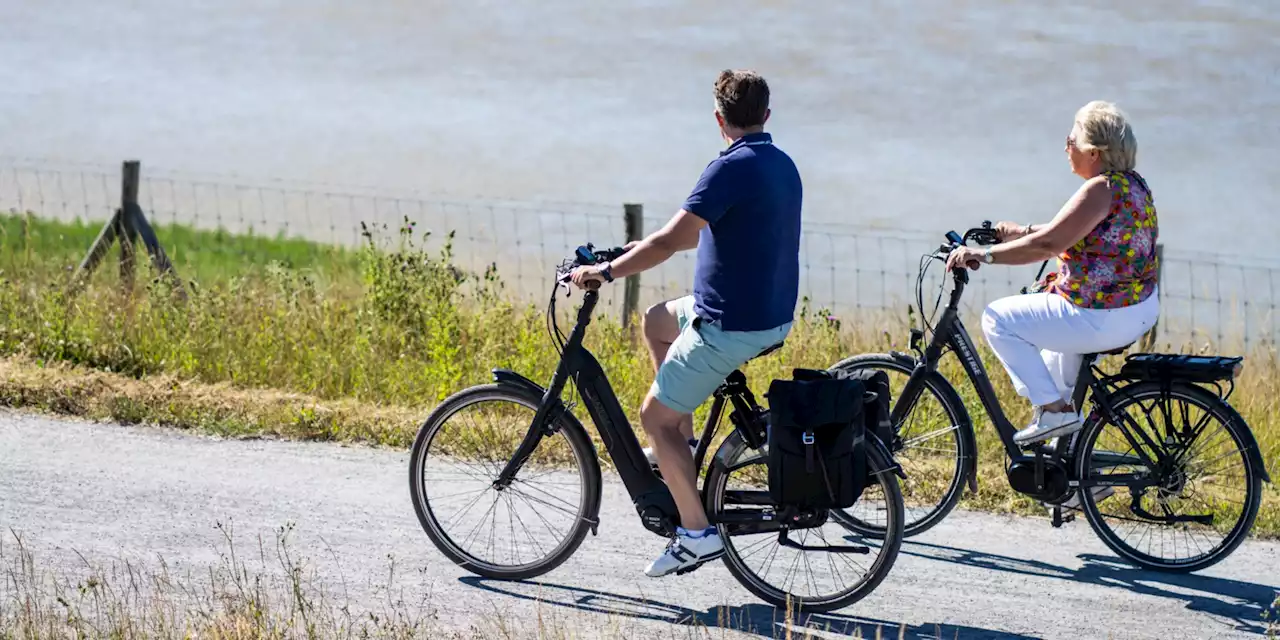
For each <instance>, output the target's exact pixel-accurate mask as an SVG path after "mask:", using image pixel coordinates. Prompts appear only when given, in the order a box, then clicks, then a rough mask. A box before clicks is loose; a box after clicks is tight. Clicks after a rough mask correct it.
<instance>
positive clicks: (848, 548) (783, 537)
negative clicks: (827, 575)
mask: <svg viewBox="0 0 1280 640" xmlns="http://www.w3.org/2000/svg"><path fill="white" fill-rule="evenodd" d="M778 544H779V545H782V546H784V547H789V548H792V549H799V550H801V551H829V552H831V553H859V554H864V555H865V554H868V553H871V547H861V546H853V545H827V546H825V547H810V546H807V545H803V544H800V543H798V542H794V541H792V540H791V539H790V538H788V537H787V530H786V529H783V530H781V531H779V532H778Z"/></svg>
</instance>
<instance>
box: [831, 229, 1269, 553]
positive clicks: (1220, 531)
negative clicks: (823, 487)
mask: <svg viewBox="0 0 1280 640" xmlns="http://www.w3.org/2000/svg"><path fill="white" fill-rule="evenodd" d="M969 241H974V242H976V243H977V244H979V245H991V244H996V243H997V242H998V241H999V240H998V237H997V236H996V233H995V231H994V229H992V227H991V223H990V222H986V223H984V226H983V227H982V228H979V229H971V230H969V231H968V232H966V233H965V235H964V236H960V235H959V234H957V233H956V232H954V231H951V232H948V233H947V243H946V244H943V245H942V246H941V247H940V248H939V249H938V250H937V251H935V252H933V253H931V254H927V255H925V256H924V257H923V258H922V260H921V266H920V271H919V275H918V277H917V281H916V304H917V308H918V309H920V310H921V312H922V316H923V302H924V296H923V289H924V281H925V272H926V270H927V268H928V266H929V265H930V264H931V263H933V262H935V261H941V262H945V261H946V258H947V255H948V254H949V253H950V252H951V250H952V249H954V248H955V247H957V246H959V245H962V244H967V243H968V242H969ZM951 276H952V277H951V280H952V281H953V283H954V288H953V289H952V291H951V295H950V299H949V302H948V304H947V306H946V308H945V309H944V310H943V311H942V315H941V317H940V318H939V320H938V323H937V326H935V327H930V326H929V323H928V320H927V319H926V320H925V322H924V329H917V328H914V327H913V328H912V329H911V337H910V348H911V349H912V351H914V353H915V355H914V356H913V355H910V354H906V353H901V352H897V351H891V352H889V353H877V354H866V355H859V356H854V357H851V358H848V359H845V360H842V361H841V362H839V363H837V364H835V365H834V366H832V367H831V368H830V369H829V371H832V372H834V373H840V372H852V371H858V370H867V369H874V370H879V371H884V372H886V373H887V374H889V376H890V378H891V380H894V379H896V381H891V388H892V390H893V396H894V398H895V399H894V401H893V407H892V410H891V416H890V421H891V422H892V425H893V428H894V433H895V435H894V437H893V441H892V442H890V443H888V444H889V448H890V452H891V453H892V456H893V459H894V460H895V462H897V463H898V464H900V465H901V466H902V468H903V471H904V472H905V473H906V479H905V481H904V487H903V493H904V499H905V500H906V502H907V504H906V519H907V523H906V535H907V536H908V537H910V536H913V535H916V534H919V533H923V532H924V531H927V530H929V529H930V528H931V527H933V526H934V525H936V524H938V522H940V521H941V520H942V519H943V518H945V517H946V516H947V514H948V513H950V512H951V510H952V509H954V508H955V506H956V504H957V503H958V502H959V501H960V498H961V492H962V491H963V490H964V487H965V486H966V485H967V486H968V487H969V488H970V491H971V492H975V493H976V492H977V458H978V454H977V441H976V438H975V436H974V428H973V422H972V421H971V420H970V418H969V413H968V412H967V410H966V409H965V404H964V402H963V401H962V400H961V398H960V394H959V393H957V391H956V389H955V387H954V386H952V385H951V383H950V382H949V381H948V380H947V379H946V378H945V377H944V376H943V375H942V374H941V373H940V372H939V371H938V367H939V364H940V362H941V361H942V359H943V357H944V356H945V355H946V354H947V353H955V354H957V355H958V356H959V361H960V366H961V367H962V368H963V370H964V371H965V373H966V374H967V375H968V378H969V381H970V382H971V383H972V385H973V388H974V390H975V391H976V392H977V396H978V399H979V401H980V402H981V404H982V406H983V408H984V409H985V410H986V412H987V415H988V416H989V417H990V418H991V421H992V424H993V425H994V426H995V430H996V433H997V434H999V436H1000V439H1001V441H1002V442H1003V443H1004V449H1005V454H1006V456H1007V459H1006V465H1007V466H1006V474H1007V477H1008V481H1009V485H1010V486H1011V487H1012V488H1013V489H1014V490H1015V491H1017V492H1019V493H1021V494H1024V495H1026V496H1030V497H1032V498H1034V499H1036V500H1038V501H1040V502H1041V503H1042V504H1044V505H1045V506H1047V507H1049V508H1050V510H1051V512H1052V523H1053V526H1055V527H1059V526H1061V525H1062V523H1063V522H1067V521H1070V520H1073V519H1074V514H1075V513H1076V512H1078V511H1080V510H1081V509H1083V511H1084V514H1085V517H1086V518H1087V519H1088V521H1089V524H1090V526H1091V527H1092V528H1093V529H1094V531H1095V532H1096V533H1097V534H1098V536H1099V537H1101V538H1102V541H1103V542H1104V543H1106V545H1107V546H1108V547H1110V548H1111V549H1112V550H1113V551H1115V552H1116V553H1117V554H1119V555H1120V556H1122V557H1123V558H1126V559H1128V560H1129V561H1132V562H1134V563H1136V564H1138V565H1139V566H1142V567H1146V568H1150V569H1156V570H1164V571H1178V572H1190V571H1196V570H1199V569H1203V568H1205V567H1208V566H1210V565H1213V564H1215V563H1217V562H1219V561H1220V560H1222V559H1223V558H1225V557H1226V556H1227V555H1229V554H1230V553H1231V552H1232V551H1234V550H1235V548H1236V547H1237V546H1239V545H1240V543H1241V542H1243V541H1244V539H1245V537H1246V536H1247V535H1248V533H1249V530H1250V528H1251V527H1252V526H1253V522H1254V519H1255V517H1256V516H1257V513H1258V507H1259V503H1260V501H1261V497H1262V482H1263V481H1267V482H1270V476H1269V475H1268V474H1267V470H1266V467H1265V464H1264V462H1263V458H1262V453H1261V451H1260V450H1259V448H1258V444H1257V441H1256V439H1255V438H1254V436H1253V433H1252V432H1251V431H1250V429H1249V427H1248V425H1247V424H1245V421H1244V419H1243V418H1241V416H1240V415H1239V414H1238V413H1237V412H1236V411H1235V410H1234V409H1233V408H1232V407H1231V405H1230V404H1228V402H1227V399H1228V398H1229V396H1230V394H1231V391H1232V390H1233V389H1234V379H1235V377H1236V376H1237V375H1238V373H1239V370H1240V367H1241V366H1242V362H1243V359H1242V358H1239V357H1218V356H1212V357H1201V356H1184V355H1175V354H1156V353H1139V354H1131V355H1129V356H1128V357H1127V358H1126V360H1125V362H1124V363H1123V366H1121V367H1120V368H1119V371H1118V372H1117V373H1114V374H1108V373H1106V372H1104V371H1103V370H1102V369H1100V368H1099V367H1098V366H1096V364H1095V363H1096V361H1097V358H1098V356H1100V355H1119V354H1122V353H1124V352H1125V351H1126V350H1127V349H1128V348H1129V347H1128V346H1126V347H1123V348H1120V349H1116V350H1113V351H1108V352H1105V353H1102V354H1087V355H1085V356H1084V364H1083V365H1082V366H1081V368H1080V374H1079V377H1078V380H1077V383H1076V386H1075V388H1074V396H1075V397H1074V398H1073V406H1075V407H1077V408H1079V409H1085V408H1086V407H1085V405H1084V404H1083V402H1084V400H1085V395H1086V393H1088V394H1089V401H1090V405H1089V407H1088V411H1087V412H1082V414H1083V415H1086V416H1087V417H1086V418H1085V423H1084V426H1083V428H1082V429H1081V430H1080V431H1078V432H1076V433H1074V434H1071V435H1070V436H1068V437H1065V438H1055V439H1053V440H1050V441H1048V442H1042V443H1036V444H1033V445H1029V446H1028V447H1026V448H1023V447H1020V446H1019V445H1017V444H1015V443H1014V441H1013V435H1014V433H1015V432H1016V431H1017V429H1016V428H1015V427H1014V426H1013V424H1011V423H1010V421H1009V419H1008V418H1007V417H1006V416H1005V414H1004V411H1003V410H1002V408H1001V407H1000V402H999V400H998V398H997V396H996V392H995V389H994V388H993V386H992V383H991V381H990V379H989V378H988V376H987V372H986V369H985V368H984V367H983V364H982V361H981V360H980V359H979V357H978V351H977V349H976V348H975V347H974V343H973V341H972V340H971V339H970V337H969V333H968V331H966V330H965V327H964V324H963V323H962V322H961V320H960V317H959V305H960V299H961V296H962V295H963V293H964V289H965V285H966V284H967V283H968V281H969V274H968V270H967V269H964V268H961V269H956V270H953V272H952V273H951ZM942 285H943V287H944V288H945V285H946V280H945V279H944V280H943V283H942ZM941 298H942V291H939V294H938V300H937V302H938V303H940V302H941ZM937 306H938V305H937V304H935V306H934V310H935V312H936V310H937ZM926 330H928V331H932V334H933V335H932V338H931V339H930V341H929V343H928V345H927V346H926V347H925V348H924V349H921V347H920V345H921V343H922V341H923V339H924V336H925V333H926ZM1130 346H1132V345H1130ZM1224 385H1226V386H1227V389H1226V391H1225V393H1224V391H1223V386H1224ZM1064 512H1066V513H1067V515H1066V517H1065V518H1064V516H1063V513H1064ZM835 518H836V519H837V520H839V521H841V522H845V523H846V524H849V525H850V526H851V527H853V528H855V529H857V530H859V531H861V532H862V533H864V534H867V535H875V534H876V533H878V527H877V526H875V525H874V524H872V523H867V522H863V521H861V520H860V519H859V518H858V517H857V516H856V515H854V514H848V513H837V514H836V515H835Z"/></svg>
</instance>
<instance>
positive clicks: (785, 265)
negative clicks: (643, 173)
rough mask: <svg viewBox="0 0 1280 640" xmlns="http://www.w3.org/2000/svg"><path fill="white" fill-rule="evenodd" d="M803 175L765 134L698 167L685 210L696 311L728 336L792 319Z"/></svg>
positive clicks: (737, 143)
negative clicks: (695, 225) (693, 230)
mask: <svg viewBox="0 0 1280 640" xmlns="http://www.w3.org/2000/svg"><path fill="white" fill-rule="evenodd" d="M801 196H802V188H801V185H800V172H799V171H797V170H796V165H795V163H794V162H792V161H791V158H790V157H789V156H788V155H787V154H786V153H783V151H782V150H781V149H779V148H777V147H776V146H774V145H773V137H772V136H770V135H769V134H767V133H752V134H748V135H745V136H743V137H741V138H739V139H737V140H735V141H734V142H733V144H732V145H730V146H729V148H728V149H725V150H724V151H722V152H720V157H718V158H716V159H715V160H712V161H711V163H710V164H708V165H707V168H706V169H705V170H703V172H702V177H701V178H699V179H698V184H697V185H696V186H695V187H694V188H693V192H692V193H690V194H689V198H688V199H687V200H685V203H684V210H685V211H688V212H689V213H692V214H694V215H696V216H698V217H699V218H702V219H703V220H706V221H707V226H706V227H703V229H702V232H701V235H700V236H699V237H698V260H697V266H696V268H695V269H694V283H693V297H694V301H695V304H694V310H695V311H696V313H697V314H698V317H700V318H702V319H703V320H705V321H707V322H716V321H719V322H720V327H721V328H722V329H724V330H725V331H763V330H765V329H772V328H774V327H778V326H781V325H783V324H786V323H788V322H791V320H792V318H793V317H794V315H795V309H796V300H797V298H798V297H799V293H800V200H801Z"/></svg>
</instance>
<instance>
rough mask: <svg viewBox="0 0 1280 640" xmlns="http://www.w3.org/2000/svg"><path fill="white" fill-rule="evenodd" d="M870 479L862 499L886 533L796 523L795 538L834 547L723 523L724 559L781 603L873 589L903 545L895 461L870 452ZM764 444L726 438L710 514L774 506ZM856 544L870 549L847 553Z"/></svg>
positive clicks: (827, 600) (804, 604) (715, 469)
mask: <svg viewBox="0 0 1280 640" xmlns="http://www.w3.org/2000/svg"><path fill="white" fill-rule="evenodd" d="M867 466H868V471H869V473H870V474H871V477H872V478H873V479H872V480H870V481H869V483H868V485H867V487H866V489H865V490H864V491H863V493H862V496H861V497H859V498H858V505H873V508H872V509H871V511H872V512H873V513H875V514H877V516H878V517H877V519H876V522H875V523H874V524H875V525H877V526H878V528H879V530H880V531H881V532H882V533H881V535H880V536H867V535H863V534H861V533H859V532H858V531H855V530H853V529H852V528H850V527H848V526H845V525H843V524H840V523H839V522H836V521H834V520H831V519H826V518H825V517H824V518H822V519H823V520H825V522H822V523H821V524H820V525H818V526H813V527H809V528H803V529H800V528H797V529H792V530H791V531H790V532H789V533H788V538H789V540H790V541H791V543H792V544H798V545H800V546H804V547H809V548H810V549H813V548H823V547H825V548H827V549H830V548H833V547H834V548H836V549H841V550H842V551H831V550H804V549H798V548H796V547H794V546H784V545H783V544H781V543H780V540H779V536H778V532H777V531H773V532H761V533H746V534H736V533H734V527H731V526H723V525H719V529H720V537H721V539H722V540H723V541H724V562H725V565H726V566H727V567H728V569H729V573H731V574H733V577H734V578H736V579H737V580H738V582H739V583H741V584H742V586H744V587H746V588H747V590H748V591H750V592H751V593H753V594H755V595H756V596H758V597H759V598H761V599H763V600H764V601H765V602H768V603H769V604H772V605H774V606H776V607H791V608H792V609H805V610H809V611H818V612H821V611H833V610H835V609H840V608H842V607H847V606H849V605H851V604H853V603H855V602H857V601H859V600H861V599H863V598H865V597H866V596H867V595H869V594H870V593H871V592H872V591H874V590H875V588H876V587H877V586H879V584H880V582H881V581H883V580H884V578H885V576H887V575H889V571H890V569H892V568H893V564H894V562H895V561H896V560H897V557H898V551H899V549H901V547H902V534H903V517H902V491H901V489H900V487H899V486H898V477H897V476H896V475H895V474H894V473H893V471H892V470H890V464H889V461H888V460H886V459H884V457H883V456H882V455H881V454H880V453H879V452H878V451H870V450H869V451H868V455H867ZM768 477H769V474H768V467H767V466H766V454H765V453H764V449H761V450H755V449H751V448H750V447H748V446H747V445H746V443H744V442H743V441H742V437H741V436H740V435H738V433H737V432H735V433H733V434H732V435H730V436H729V437H728V438H726V439H725V441H724V443H723V444H722V445H720V448H719V450H718V451H717V452H716V454H715V457H714V458H713V460H712V464H711V469H710V470H709V471H708V473H707V477H706V481H705V483H704V485H703V492H704V495H705V500H706V509H707V514H708V515H710V516H711V517H712V519H713V520H715V521H720V520H721V519H722V518H723V519H725V520H728V519H731V518H732V517H733V514H734V513H735V512H737V513H738V514H740V515H741V514H748V513H750V514H755V513H760V512H761V511H765V510H771V509H772V502H771V500H770V499H769V491H768V480H767V479H768ZM854 547H860V548H862V549H864V551H862V552H860V553H855V552H849V550H851V549H852V548H854Z"/></svg>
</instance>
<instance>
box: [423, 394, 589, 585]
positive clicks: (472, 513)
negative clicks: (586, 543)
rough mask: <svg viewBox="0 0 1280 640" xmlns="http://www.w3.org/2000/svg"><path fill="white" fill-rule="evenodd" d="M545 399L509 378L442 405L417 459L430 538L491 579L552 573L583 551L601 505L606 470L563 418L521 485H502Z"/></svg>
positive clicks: (540, 448) (519, 476) (518, 478)
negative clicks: (507, 381)
mask: <svg viewBox="0 0 1280 640" xmlns="http://www.w3.org/2000/svg"><path fill="white" fill-rule="evenodd" d="M541 400H542V398H541V397H540V396H539V395H538V394H537V393H535V392H533V391H531V390H528V389H524V388H521V387H516V386H514V385H509V384H489V385H483V386H478V387H472V388H470V389H466V390H463V391H460V392H458V393H456V394H454V395H453V396H450V397H449V398H447V399H445V401H444V402H442V403H440V406H438V407H436V409H435V410H434V411H432V412H431V415H430V416H428V417H427V420H426V422H424V423H423V425H422V427H421V428H420V429H419V430H418V436H417V438H415V439H414V441H413V449H412V450H411V451H410V455H409V491H410V494H411V497H412V499H413V508H414V511H415V512H417V514H418V521H419V522H420V523H421V524H422V528H423V530H424V531H426V533H427V537H428V538H430V539H431V542H432V543H434V544H435V545H436V548H438V549H439V550H440V552H441V553H443V554H444V555H445V556H447V557H448V558H449V559H450V560H452V561H454V562H455V563H457V564H459V565H461V566H462V567H464V568H466V569H467V570H469V571H471V572H473V573H475V574H478V575H480V576H484V577H486V578H496V579H506V580H523V579H526V578H532V577H534V576H538V575H542V574H544V573H546V572H548V571H551V570H552V569H554V568H556V567H557V566H559V565H560V563H562V562H564V561H565V560H567V559H568V558H569V556H571V555H573V552H574V551H575V550H577V548H578V545H580V544H582V539H583V537H585V536H586V535H587V530H588V529H589V528H590V526H591V523H592V522H593V521H594V518H595V516H596V514H597V513H599V510H600V466H599V462H598V460H597V458H596V452H595V448H594V447H592V445H591V440H590V439H589V438H588V437H587V434H586V432H585V431H583V429H582V427H581V425H579V424H578V423H577V422H576V421H572V420H570V419H569V418H568V417H567V416H565V415H561V416H560V417H559V418H558V419H557V421H556V423H555V424H554V425H553V427H554V429H553V431H554V433H552V434H550V435H546V436H544V437H543V438H542V440H541V442H539V444H538V446H537V449H535V450H534V452H533V455H531V456H530V457H529V460H528V461H527V462H526V463H525V464H524V466H523V467H521V469H520V472H519V473H518V474H517V475H516V478H515V479H514V481H512V482H511V483H510V484H508V485H506V486H501V485H500V484H499V483H496V482H495V481H496V480H497V479H498V475H499V473H500V472H501V471H502V468H503V467H504V466H505V465H506V464H507V461H508V460H510V459H511V458H512V456H513V455H514V454H515V451H516V447H518V446H519V445H520V442H521V440H522V439H523V438H524V435H525V433H526V432H528V430H529V426H530V425H531V424H532V423H533V416H534V414H535V413H536V412H537V410H538V404H539V403H540V402H541Z"/></svg>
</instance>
